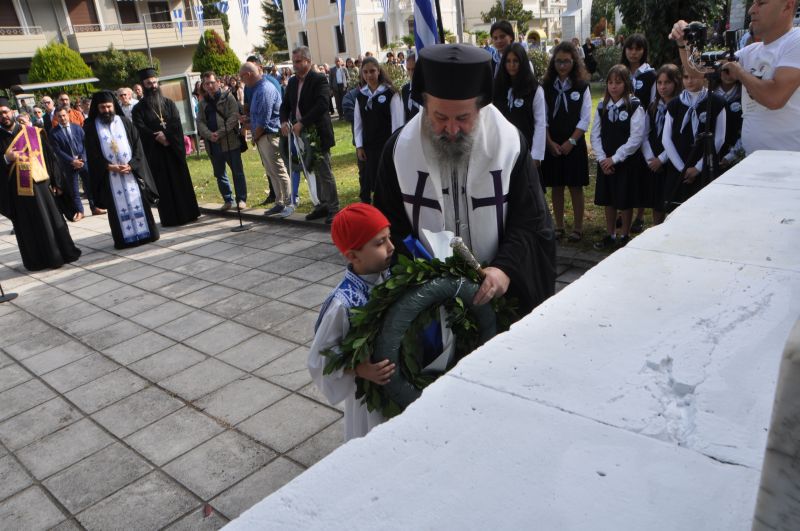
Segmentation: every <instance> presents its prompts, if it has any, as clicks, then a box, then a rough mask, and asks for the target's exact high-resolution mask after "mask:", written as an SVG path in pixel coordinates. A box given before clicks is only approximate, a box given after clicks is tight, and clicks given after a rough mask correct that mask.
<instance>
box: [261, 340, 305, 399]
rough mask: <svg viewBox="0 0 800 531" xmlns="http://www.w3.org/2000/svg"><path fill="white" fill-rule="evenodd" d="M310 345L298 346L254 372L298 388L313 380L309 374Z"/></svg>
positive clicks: (292, 387) (270, 379) (267, 378)
mask: <svg viewBox="0 0 800 531" xmlns="http://www.w3.org/2000/svg"><path fill="white" fill-rule="evenodd" d="M307 360H308V347H298V348H296V349H294V350H292V351H290V352H288V353H286V354H284V355H283V356H281V357H279V358H277V359H275V360H274V361H272V362H270V363H268V364H267V365H265V366H263V367H261V368H260V369H258V370H257V371H255V372H254V373H253V374H255V375H256V376H260V377H262V378H264V379H266V380H268V381H270V382H272V383H275V384H278V385H280V386H283V387H286V388H287V389H292V390H295V391H296V390H297V389H300V388H301V387H303V386H304V385H306V384H308V383H309V382H311V375H309V374H308V366H307V365H306V362H307Z"/></svg>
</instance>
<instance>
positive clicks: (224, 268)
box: [194, 262, 249, 282]
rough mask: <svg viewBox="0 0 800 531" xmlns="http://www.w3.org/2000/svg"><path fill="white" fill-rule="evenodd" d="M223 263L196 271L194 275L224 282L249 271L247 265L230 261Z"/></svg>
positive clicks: (211, 280)
mask: <svg viewBox="0 0 800 531" xmlns="http://www.w3.org/2000/svg"><path fill="white" fill-rule="evenodd" d="M219 263H221V265H215V266H214V267H212V268H209V269H206V270H205V271H200V272H198V273H195V274H194V276H195V277H197V278H202V279H203V280H208V281H209V282H222V281H223V280H226V279H228V278H233V277H236V276H238V275H242V274H243V273H246V272H247V271H249V269H248V268H247V267H245V266H242V265H238V264H233V263H230V262H219Z"/></svg>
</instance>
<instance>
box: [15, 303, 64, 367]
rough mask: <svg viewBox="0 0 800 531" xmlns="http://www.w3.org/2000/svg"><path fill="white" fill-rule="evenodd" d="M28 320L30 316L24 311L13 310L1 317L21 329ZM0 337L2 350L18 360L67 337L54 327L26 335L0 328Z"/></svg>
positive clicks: (61, 341)
mask: <svg viewBox="0 0 800 531" xmlns="http://www.w3.org/2000/svg"><path fill="white" fill-rule="evenodd" d="M29 320H30V316H27V315H26V314H25V313H24V312H15V313H13V314H11V315H7V316H4V317H3V322H4V323H6V322H7V323H9V324H10V325H11V327H19V329H20V330H23V331H24V330H25V329H26V326H27V323H26V321H29ZM0 328H3V327H0ZM0 337H2V338H3V350H5V351H6V354H8V355H9V356H11V357H13V358H16V359H18V360H24V359H26V358H29V357H31V356H35V355H36V354H39V353H40V352H44V351H45V350H47V349H50V348H53V347H55V346H58V345H60V344H62V343H63V342H64V341H65V340H66V339H67V336H66V335H64V334H63V333H61V332H59V331H58V330H56V329H50V330H48V331H47V332H45V333H43V334H32V335H28V336H25V335H24V334H15V335H14V336H12V335H11V331H10V330H0Z"/></svg>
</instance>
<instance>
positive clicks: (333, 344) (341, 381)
mask: <svg viewBox="0 0 800 531" xmlns="http://www.w3.org/2000/svg"><path fill="white" fill-rule="evenodd" d="M389 235H390V233H389V220H387V219H386V217H385V216H384V215H383V214H382V213H381V212H380V211H379V210H378V209H377V208H375V207H373V206H372V205H367V204H364V203H353V204H352V205H348V206H347V207H345V208H343V209H342V210H340V211H339V212H338V213H337V214H336V216H335V217H334V218H333V223H332V225H331V239H332V240H333V243H334V244H335V245H336V247H338V249H339V251H340V252H341V253H342V255H343V256H344V257H345V259H346V260H347V262H348V265H347V270H346V271H345V274H344V279H342V281H341V282H340V283H339V285H338V286H337V287H336V289H334V290H333V292H332V293H331V294H330V295H329V296H328V298H327V299H326V300H325V302H324V303H323V305H322V309H321V310H320V313H319V318H318V319H317V324H316V325H315V326H314V340H313V341H312V343H311V349H310V351H309V353H308V370H309V372H310V373H311V377H312V378H313V379H314V383H315V384H316V386H317V388H318V389H319V390H320V391H321V392H322V394H324V395H325V398H327V399H328V401H329V402H330V403H331V404H338V403H339V402H341V401H343V400H344V403H345V408H344V430H345V433H344V440H345V441H348V440H350V439H353V438H355V437H363V436H364V435H366V434H367V432H369V430H371V429H372V428H373V427H375V426H377V425H378V424H380V423H381V422H383V421H384V418H383V415H382V414H381V412H380V411H369V410H368V409H367V406H366V404H363V403H361V401H360V400H358V399H356V377H358V378H364V379H365V380H369V381H371V382H374V383H376V384H379V385H386V383H388V382H389V378H391V376H392V374H394V371H395V365H394V364H393V363H391V362H390V361H389V360H382V361H379V362H377V363H371V362H369V361H365V362H362V363H361V364H359V365H357V366H356V368H355V370H352V371H351V370H338V371H336V372H334V373H332V374H323V372H324V369H325V364H326V362H327V358H326V357H325V356H323V355H322V352H324V351H326V350H328V349H333V350H336V349H337V348H338V347H339V344H340V343H341V342H342V340H344V338H345V336H347V333H348V332H349V331H350V309H351V308H356V307H359V306H363V305H365V304H366V303H367V299H368V298H369V292H370V291H371V290H372V288H373V287H374V286H376V285H378V284H380V283H382V282H383V281H384V280H386V279H387V278H388V277H389V271H388V269H389V266H390V262H391V259H392V254H393V252H394V246H393V245H392V242H391V240H390V239H389Z"/></svg>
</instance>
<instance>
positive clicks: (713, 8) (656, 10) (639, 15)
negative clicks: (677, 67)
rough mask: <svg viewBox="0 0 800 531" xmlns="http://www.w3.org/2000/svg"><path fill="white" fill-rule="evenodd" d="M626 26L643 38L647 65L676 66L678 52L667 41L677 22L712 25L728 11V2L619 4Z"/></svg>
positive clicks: (623, 0) (635, 0)
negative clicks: (709, 23) (640, 34)
mask: <svg viewBox="0 0 800 531" xmlns="http://www.w3.org/2000/svg"><path fill="white" fill-rule="evenodd" d="M617 3H618V4H619V10H620V12H621V13H622V18H623V19H624V20H625V26H626V27H628V28H629V29H630V30H631V31H638V32H641V33H643V34H644V36H645V37H646V38H647V43H648V48H649V51H648V55H649V57H648V62H649V63H650V64H652V65H660V64H663V63H666V62H677V61H678V60H679V59H678V49H677V48H676V47H675V44H674V43H673V42H672V41H670V40H668V39H667V38H666V35H668V34H669V32H670V30H671V29H672V25H673V24H674V23H675V21H676V20H680V19H683V20H699V21H703V22H712V21H713V19H714V18H715V17H718V16H720V14H721V13H722V12H724V9H725V0H617Z"/></svg>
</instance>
